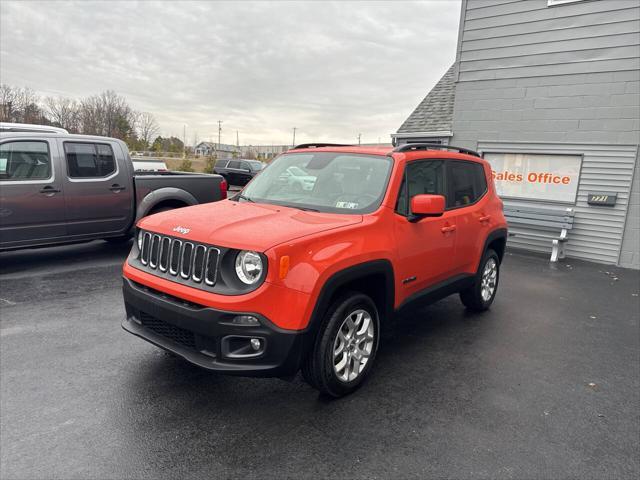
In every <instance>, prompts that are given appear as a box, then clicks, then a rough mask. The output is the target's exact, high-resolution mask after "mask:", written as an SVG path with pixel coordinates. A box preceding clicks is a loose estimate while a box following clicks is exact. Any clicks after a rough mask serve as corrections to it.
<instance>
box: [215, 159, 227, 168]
mask: <svg viewBox="0 0 640 480" xmlns="http://www.w3.org/2000/svg"><path fill="white" fill-rule="evenodd" d="M226 166H227V160H218V161H217V162H216V167H217V168H224V167H226Z"/></svg>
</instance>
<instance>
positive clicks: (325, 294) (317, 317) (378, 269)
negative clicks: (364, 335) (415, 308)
mask: <svg viewBox="0 0 640 480" xmlns="http://www.w3.org/2000/svg"><path fill="white" fill-rule="evenodd" d="M380 274H382V275H383V276H384V280H385V299H384V300H385V311H384V312H380V313H381V314H382V315H384V318H386V319H390V318H391V316H392V315H393V309H394V303H395V281H394V273H393V266H392V264H391V261H389V260H386V259H380V260H371V261H368V262H364V263H359V264H356V265H353V266H351V267H347V268H345V269H344V270H340V271H338V272H336V273H334V274H333V275H331V277H329V279H328V280H327V281H326V282H325V283H324V285H323V286H322V289H321V290H320V294H319V295H318V299H317V300H316V304H315V305H314V307H313V312H312V314H311V319H310V320H309V325H308V326H307V328H306V330H307V331H311V332H312V333H313V335H312V336H314V337H315V332H316V331H317V329H318V327H319V325H320V322H321V319H322V316H323V315H324V313H325V312H326V311H327V309H328V308H329V306H330V301H331V299H332V298H333V296H334V295H335V293H336V292H338V290H339V289H340V288H341V287H344V286H345V285H347V284H349V283H350V282H353V281H355V280H359V279H362V278H366V277H368V276H371V275H380ZM372 300H373V302H374V303H377V302H376V299H375V298H372Z"/></svg>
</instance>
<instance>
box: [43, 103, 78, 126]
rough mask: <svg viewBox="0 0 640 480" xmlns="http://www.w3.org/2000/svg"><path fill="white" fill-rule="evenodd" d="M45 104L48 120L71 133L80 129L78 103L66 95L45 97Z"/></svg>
mask: <svg viewBox="0 0 640 480" xmlns="http://www.w3.org/2000/svg"><path fill="white" fill-rule="evenodd" d="M45 105H46V107H47V112H48V114H49V120H51V122H53V123H54V124H56V125H58V126H60V127H62V128H64V129H67V130H69V131H70V132H72V133H78V132H79V131H80V105H79V104H78V102H76V101H75V100H72V99H70V98H66V97H47V98H46V99H45Z"/></svg>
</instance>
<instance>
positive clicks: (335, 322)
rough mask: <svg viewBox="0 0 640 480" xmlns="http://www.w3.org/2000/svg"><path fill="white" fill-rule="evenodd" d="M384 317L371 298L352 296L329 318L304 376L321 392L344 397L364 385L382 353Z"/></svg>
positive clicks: (335, 305)
mask: <svg viewBox="0 0 640 480" xmlns="http://www.w3.org/2000/svg"><path fill="white" fill-rule="evenodd" d="M379 336H380V317H379V315H378V310H377V308H376V305H375V303H373V301H372V300H371V298H369V297H368V296H367V295H364V294H362V293H355V292H351V293H348V294H346V295H344V296H342V297H340V298H339V299H338V300H336V301H335V302H333V304H332V305H331V307H330V308H329V310H328V311H327V313H326V314H325V316H324V318H323V321H322V324H321V325H320V330H319V332H318V335H317V338H316V341H315V344H314V348H313V350H312V351H311V352H310V353H309V355H308V357H307V359H306V361H305V362H304V364H303V365H302V375H303V377H304V378H305V380H306V381H307V383H309V384H310V385H311V386H313V387H315V388H317V389H318V390H320V392H322V393H324V394H326V395H329V396H332V397H336V398H338V397H342V396H344V395H348V394H349V393H352V392H353V391H355V390H356V389H357V388H358V387H360V386H361V385H362V383H363V382H364V380H365V379H366V377H367V375H368V374H369V372H370V371H371V368H372V366H373V362H374V360H375V357H376V353H377V351H378V343H379Z"/></svg>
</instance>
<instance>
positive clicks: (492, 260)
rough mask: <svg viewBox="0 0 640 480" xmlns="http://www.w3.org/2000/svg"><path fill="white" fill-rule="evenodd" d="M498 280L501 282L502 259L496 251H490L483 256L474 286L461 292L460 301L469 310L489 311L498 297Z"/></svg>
mask: <svg viewBox="0 0 640 480" xmlns="http://www.w3.org/2000/svg"><path fill="white" fill-rule="evenodd" d="M498 280H500V258H499V257H498V254H497V253H496V252H495V251H493V250H491V249H488V250H487V251H486V252H484V255H483V256H482V260H481V261H480V266H479V267H478V271H477V273H476V276H475V278H474V280H473V284H472V285H471V286H470V287H469V288H467V289H466V290H463V291H461V292H460V300H462V303H463V304H464V306H465V307H467V308H468V309H469V310H472V311H474V312H484V311H485V310H487V309H489V307H490V306H491V304H492V303H493V299H494V298H495V297H496V293H497V292H498Z"/></svg>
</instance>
